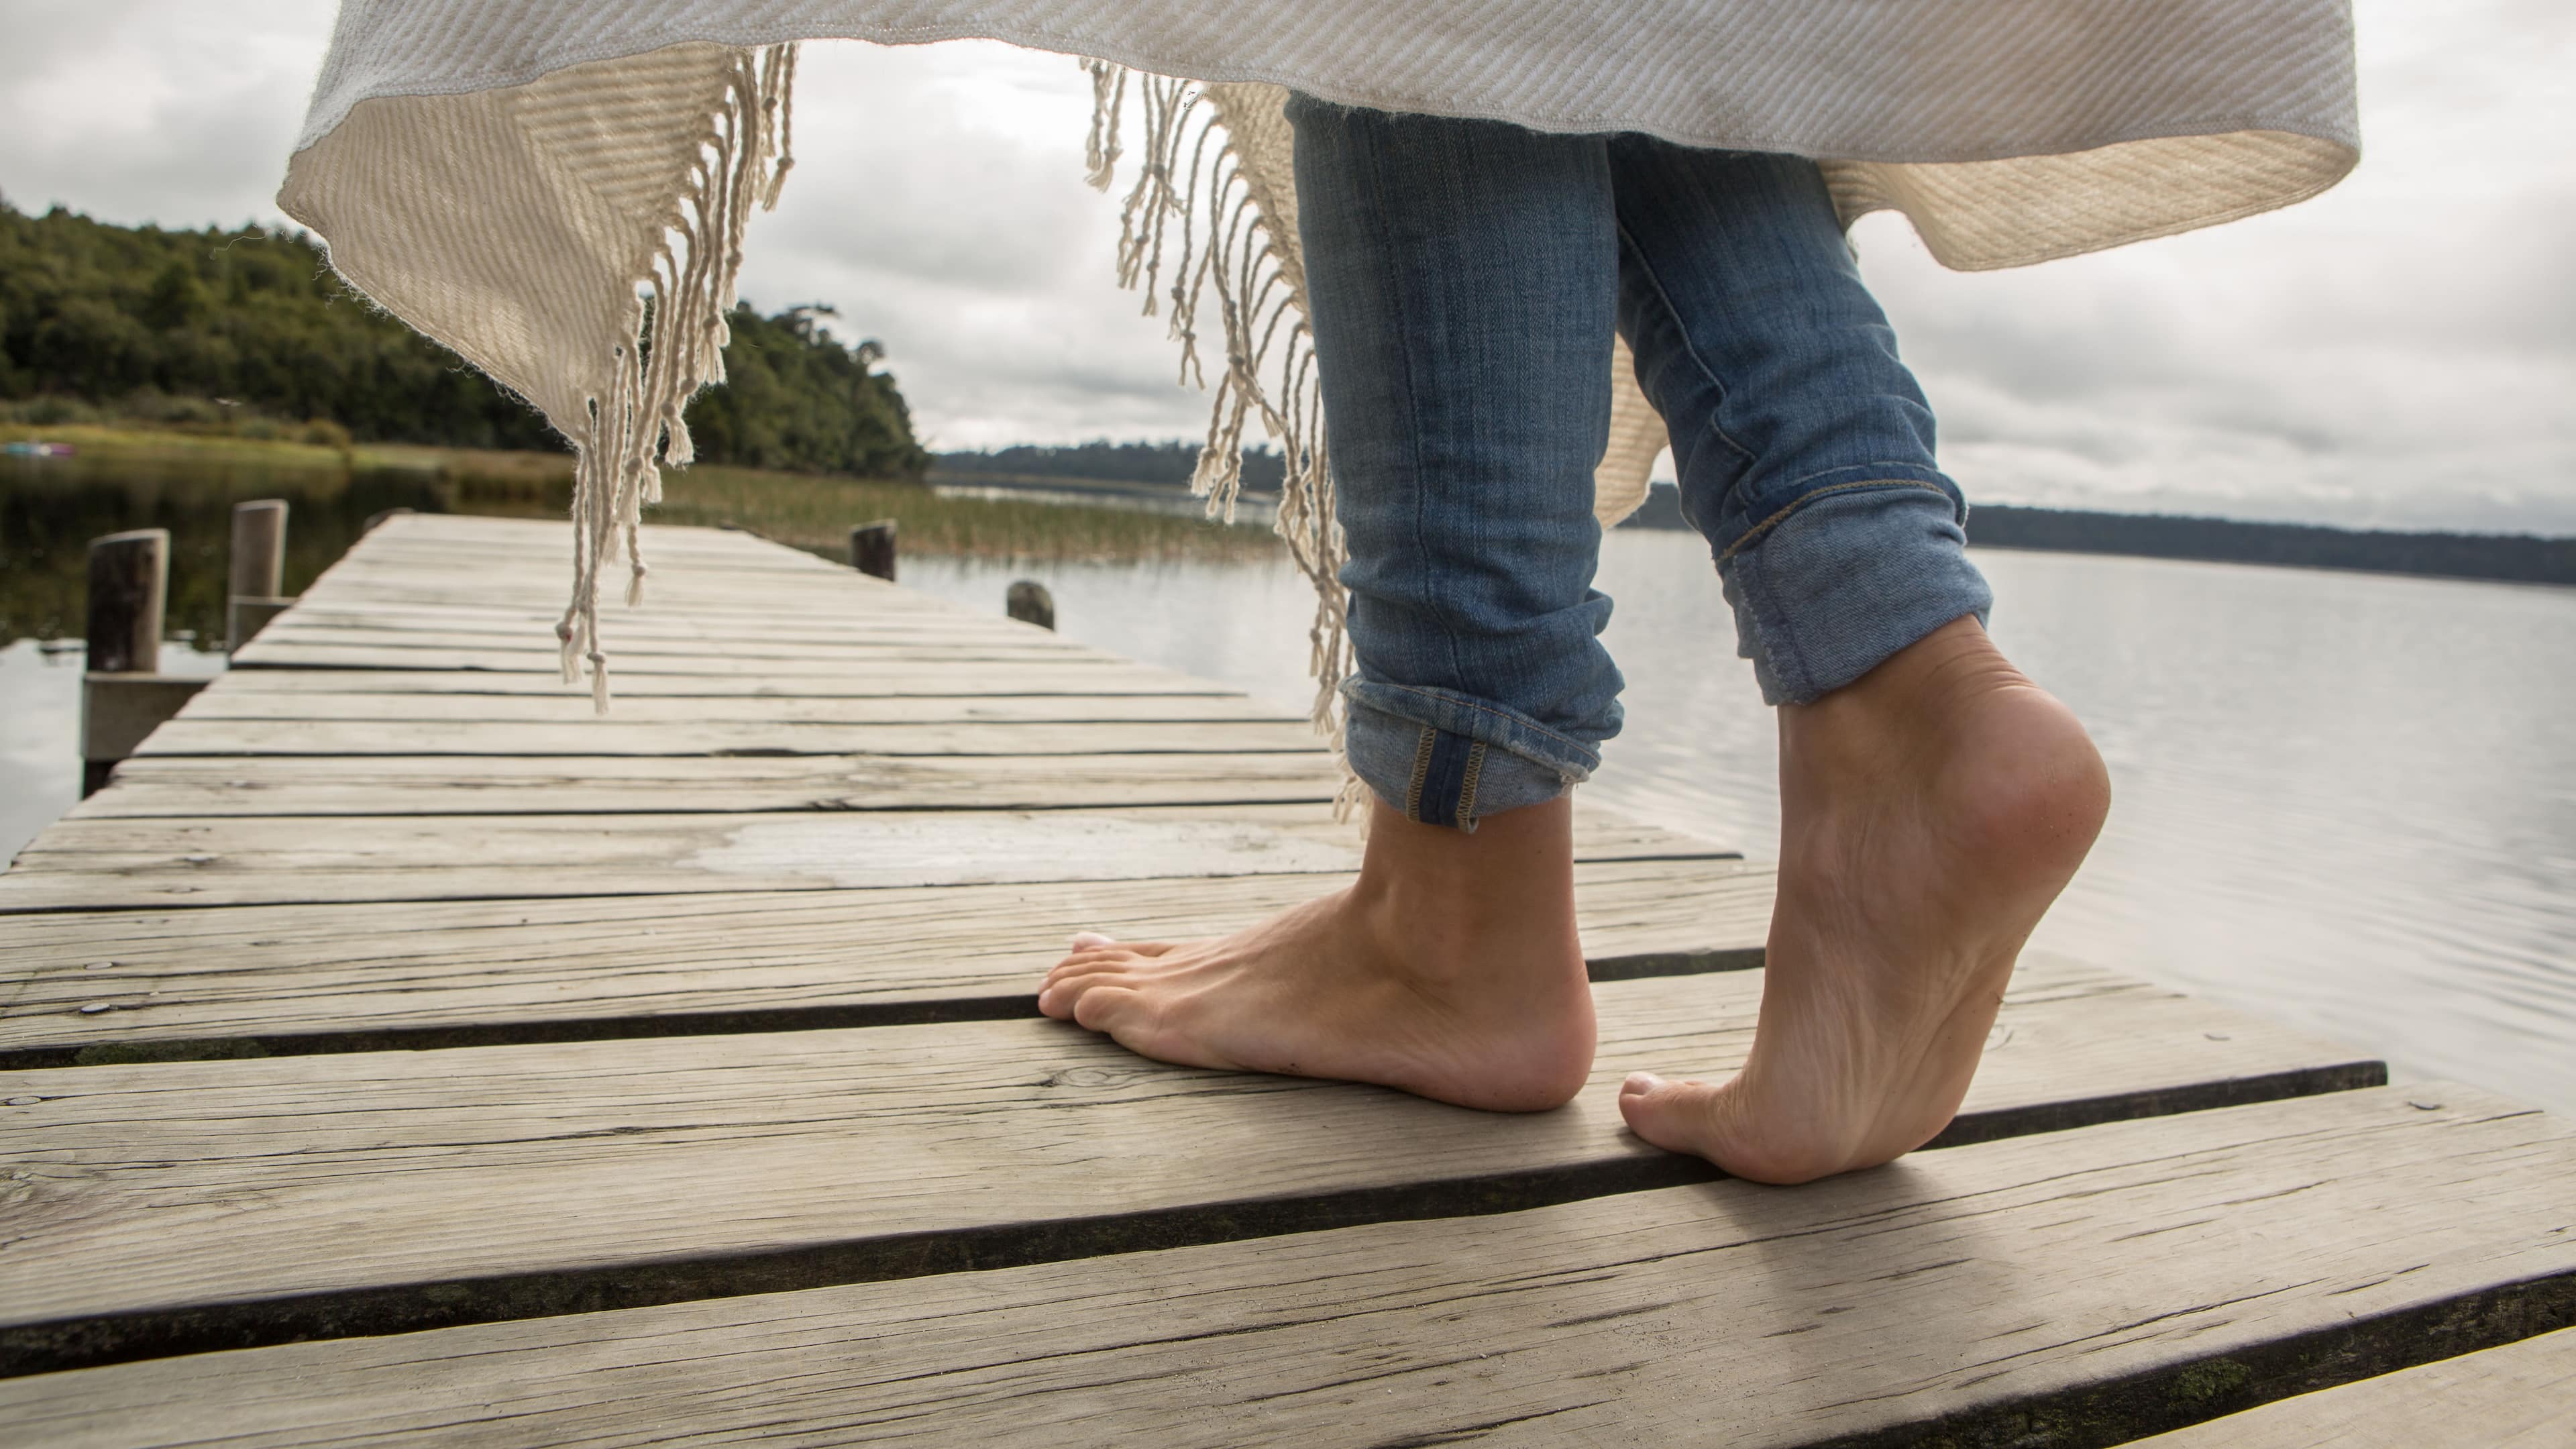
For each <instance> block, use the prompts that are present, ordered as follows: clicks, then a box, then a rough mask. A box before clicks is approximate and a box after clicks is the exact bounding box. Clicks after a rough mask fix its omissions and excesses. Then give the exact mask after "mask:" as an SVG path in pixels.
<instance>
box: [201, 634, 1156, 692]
mask: <svg viewBox="0 0 2576 1449" xmlns="http://www.w3.org/2000/svg"><path fill="white" fill-rule="evenodd" d="M610 647H611V648H615V647H616V646H615V643H614V641H611V646H610ZM975 663H980V664H983V665H985V666H986V667H987V669H988V671H990V672H993V673H997V674H998V673H1007V672H1010V671H1016V670H1018V669H1020V668H1022V667H1024V666H1037V665H1053V666H1055V667H1056V668H1058V669H1062V670H1066V671H1068V672H1070V671H1072V670H1076V669H1080V668H1084V667H1092V668H1100V669H1116V668H1120V667H1122V666H1123V665H1124V663H1125V661H1122V660H1119V659H1118V658H1117V657H1116V656H1114V655H1108V654H1094V653H1091V652H1089V651H1086V650H1083V649H1082V648H1081V647H1080V646H1078V645H1068V646H1066V647H1065V648H1062V649H1047V650H1025V651H1020V652H1016V653H1014V652H1007V651H1003V650H994V649H986V650H978V651H975V652H974V654H973V655H972V656H971V657H970V656H969V655H967V654H963V653H959V652H955V651H948V650H943V649H941V648H939V647H938V646H936V645H922V646H918V647H911V646H887V647H886V648H884V649H882V650H874V651H871V650H869V649H867V648H865V647H864V646H853V647H852V648H850V649H848V650H845V651H842V652H841V653H840V654H838V655H836V656H833V657H828V658H786V657H778V656H774V655H773V656H766V657H748V656H744V655H733V654H726V653H706V654H645V653H640V652H637V653H630V652H628V651H623V650H620V651H619V652H617V653H614V654H612V655H611V656H610V657H609V676H610V678H611V679H612V680H616V681H622V680H626V679H633V678H642V677H650V676H655V675H684V676H694V677H704V676H710V675H712V676H715V677H718V678H732V679H740V678H753V679H765V678H777V679H806V678H812V677H816V676H821V677H826V678H840V679H845V680H848V681H850V682H851V683H854V684H859V685H865V684H867V683H868V682H869V680H870V678H871V676H872V674H873V672H874V671H875V670H877V669H879V668H881V667H882V668H886V669H888V670H890V671H891V670H893V669H895V668H896V667H897V666H902V665H914V666H923V665H927V666H931V667H934V668H942V669H944V668H948V667H953V666H956V665H961V664H975ZM233 667H234V668H236V669H242V670H251V669H402V670H423V669H455V670H479V671H482V672H484V673H490V674H542V675H545V676H547V677H548V678H551V679H557V680H560V679H561V678H562V669H561V666H560V663H559V661H558V659H557V657H556V656H555V654H554V653H553V652H552V651H551V650H549V649H547V648H544V647H538V646H534V645H531V646H530V647H527V648H502V647H481V648H471V649H444V648H427V647H423V648H417V649H388V648H383V647H380V646H376V645H361V644H297V643H291V642H289V641H288V640H287V639H286V638H283V637H281V638H279V639H274V640H272V639H270V638H269V637H268V636H267V634H266V633H265V632H263V633H262V634H261V635H260V637H259V638H258V639H256V640H254V641H252V643H251V645H250V647H249V648H248V649H246V650H244V651H243V653H242V654H241V656H240V657H238V658H236V659H235V660H234V661H233ZM585 687H586V686H585Z"/></svg>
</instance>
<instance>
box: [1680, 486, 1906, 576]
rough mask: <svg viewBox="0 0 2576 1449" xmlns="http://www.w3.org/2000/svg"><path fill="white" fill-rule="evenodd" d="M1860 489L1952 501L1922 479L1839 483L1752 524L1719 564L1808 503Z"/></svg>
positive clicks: (1720, 558)
mask: <svg viewBox="0 0 2576 1449" xmlns="http://www.w3.org/2000/svg"><path fill="white" fill-rule="evenodd" d="M1860 488H1921V489H1923V490H1925V491H1927V492H1931V493H1938V494H1940V495H1941V498H1942V501H1944V502H1947V501H1949V498H1950V492H1949V490H1948V489H1946V488H1943V487H1941V486H1940V485H1939V484H1937V483H1926V482H1924V481H1923V480H1922V479H1920V478H1864V479H1862V480H1860V481H1859V482H1856V483H1836V484H1833V485H1831V486H1830V487H1825V488H1819V489H1817V490H1815V491H1814V492H1812V493H1802V494H1800V495H1798V496H1797V497H1795V498H1792V499H1790V500H1789V501H1788V502H1787V503H1784V504H1782V505H1780V510H1779V511H1778V512H1776V513H1774V514H1772V515H1771V516H1770V517H1768V518H1766V519H1764V520H1762V521H1761V522H1760V523H1757V524H1755V525H1753V526H1752V527H1751V528H1748V529H1746V530H1745V531H1744V533H1743V536H1741V537H1739V538H1737V539H1736V540H1735V542H1733V543H1730V544H1728V545H1727V546H1726V551H1725V552H1724V553H1721V554H1719V555H1718V556H1717V561H1718V562H1719V563H1721V564H1723V563H1725V562H1726V561H1727V560H1728V559H1731V558H1733V557H1735V556H1736V555H1737V554H1739V553H1742V552H1744V551H1745V550H1746V549H1748V548H1751V547H1752V546H1753V545H1754V544H1756V543H1759V542H1761V540H1762V535H1764V534H1766V533H1769V532H1770V531H1771V530H1772V529H1773V528H1774V527H1775V526H1777V525H1778V524H1779V523H1780V522H1781V520H1783V519H1785V518H1787V517H1788V516H1789V515H1790V514H1792V513H1795V512H1797V511H1798V510H1799V509H1801V508H1804V507H1806V506H1807V505H1808V504H1810V503H1813V502H1814V501H1816V500H1817V499H1819V498H1824V497H1828V496H1830V495H1832V494H1836V493H1849V492H1852V491H1853V490H1855V489H1860Z"/></svg>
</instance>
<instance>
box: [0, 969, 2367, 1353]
mask: <svg viewBox="0 0 2576 1449" xmlns="http://www.w3.org/2000/svg"><path fill="white" fill-rule="evenodd" d="M1760 991H1761V982H1760V979H1759V975H1758V973H1754V972H1729V973H1719V974H1711V975H1696V976H1677V977H1660V978H1652V979H1646V980H1636V981H1625V982H1612V983H1607V984H1604V985H1603V986H1601V987H1599V988H1597V989H1596V992H1595V995H1596V997H1597V998H1598V999H1599V1002H1600V1007H1601V1022H1602V1053H1601V1060H1600V1065H1599V1067H1598V1068H1597V1070H1596V1072H1595V1074H1594V1076H1593V1078H1592V1081H1591V1082H1590V1084H1589V1085H1587V1087H1586V1088H1585V1089H1584V1091H1583V1093H1582V1094H1581V1095H1580V1096H1579V1097H1578V1098H1577V1099H1576V1101H1575V1102H1574V1103H1573V1104H1571V1105H1570V1106H1568V1107H1566V1108H1563V1109H1560V1110H1558V1111H1555V1112H1548V1113H1539V1114H1530V1115H1520V1116H1514V1115H1505V1114H1493V1113H1481V1112H1472V1111H1467V1110H1464V1109H1460V1108H1453V1107H1447V1106H1443V1105H1441V1104H1438V1103H1435V1102H1430V1101H1426V1100H1423V1099H1421V1098H1416V1097H1409V1096H1405V1095H1403V1094H1401V1093H1396V1092H1392V1091H1386V1090H1383V1089H1378V1088H1370V1087H1360V1086H1354V1085H1351V1084H1347V1083H1338V1082H1322V1081H1313V1080H1308V1079H1300V1078H1289V1077H1275V1076H1258V1075H1246V1074H1237V1073H1229V1072H1213V1071H1200V1070H1193V1069H1186V1068H1178V1067H1171V1066H1166V1065H1162V1064H1158V1063H1154V1062H1149V1061H1145V1060H1143V1059H1141V1058H1138V1057H1136V1056H1134V1055H1132V1054H1130V1053H1128V1052H1127V1051H1126V1050H1125V1049H1124V1048H1121V1047H1119V1046H1117V1045H1115V1044H1114V1043H1111V1042H1109V1041H1107V1040H1106V1039H1105V1038H1101V1037H1097V1036H1094V1035H1092V1034H1091V1033H1088V1032H1084V1031H1081V1030H1080V1029H1078V1028H1075V1027H1072V1026H1069V1025H1066V1024H1063V1023H1058V1022H1051V1021H1045V1020H1020V1021H990V1022H968V1023H956V1024H943V1025H929V1026H909V1027H879V1028H871V1029H867V1030H863V1031H815V1032H797V1033H782V1034H769V1035H762V1036H708V1037H692V1038H680V1039H671V1040H662V1041H653V1042H590V1043H569V1044H557V1045H547V1046H537V1047H479V1048H462V1049H459V1050H457V1051H453V1052H437V1053H415V1052H379V1053H356V1054H350V1055H341V1056H307V1057H293V1058H280V1059H274V1060H262V1061H232V1062H185V1063H169V1064H161V1065H150V1066H133V1067H113V1066H100V1067H84V1068H72V1069H66V1070H60V1071H37V1072H22V1073H12V1074H6V1075H5V1076H0V1101H7V1102H11V1103H16V1104H17V1105H14V1106H10V1107H6V1108H0V1111H5V1113H6V1116H5V1118H4V1119H0V1120H5V1121H6V1123H7V1131H6V1133H5V1135H0V1171H5V1172H6V1173H7V1175H8V1176H7V1181H8V1182H9V1184H10V1186H11V1188H12V1190H13V1192H14V1194H15V1196H16V1199H17V1207H16V1210H15V1211H14V1212H13V1214H12V1217H13V1219H14V1226H13V1232H14V1234H15V1238H14V1242H13V1251H12V1252H11V1253H9V1254H7V1255H5V1256H0V1321H4V1322H5V1323H6V1324H7V1325H8V1326H7V1327H5V1328H0V1371H6V1372H17V1373H27V1372H38V1371H51V1370H57V1369H63V1368H69V1367H74V1366H77V1365H80V1364H84V1363H99V1362H106V1361H110V1360H115V1359H124V1358H133V1357H140V1356H150V1355H158V1354H167V1353H180V1352H199V1351H205V1350H209V1349H216V1348H225V1347H243V1346H250V1345H254V1344H258V1343H273V1342H281V1341H287V1340H291V1339H296V1338H303V1337H309V1336H316V1335H338V1334H347V1333H355V1332H397V1331H410V1330H416V1329H421V1328H427V1327H432V1326H438V1325H442V1324H453V1323H458V1322H468V1321H479V1320H494V1319H502V1318H514V1317H525V1316H530V1315H537V1314H554V1313H566V1312H591V1311H597V1310H600V1309H606V1308H615V1307H632V1306H639V1305H641V1304H646V1303H654V1302H670V1301H677V1300H680V1299H687V1298H697V1297H707V1296H716V1295H733V1294H741V1293H749V1292H766V1291H773V1290H778V1289H785V1288H796V1287H808V1286H815V1285H818V1284H823V1283H834V1282H853V1281H859V1280H863V1279H874V1278H886V1277H905V1276H915V1275H920V1274H926V1273H940V1272H949V1271H955V1270H960V1269H967V1268H986V1267H994V1266H1000V1265H1006V1264H1012V1263H1025V1262H1034V1261H1042V1260H1048V1259H1057V1258H1066V1257H1088V1256H1095V1255H1099V1254H1103V1253H1109V1252H1119V1251H1127V1250H1131V1249H1135V1248H1144V1247H1160V1246H1168V1245H1172V1244H1176V1243H1187V1242H1208V1241H1217V1240H1222V1239H1232V1238H1242V1237H1250V1236H1268V1235H1275V1234H1281V1233H1289V1232H1302V1231H1308V1230H1312V1229H1317V1228H1324V1227H1334V1226H1345V1225H1350V1224H1355V1223H1364V1222H1375V1221H1385V1220H1389V1219H1396V1218H1417V1217H1434V1216H1444V1217H1445V1216H1456V1215H1459V1214H1478V1213H1490V1212H1498V1211H1511V1210H1517V1209H1521V1208H1526V1207H1529V1206H1532V1205H1534V1204H1539V1203H1546V1202H1556V1201H1565V1200H1570V1199H1576V1198H1584V1197H1593V1196H1598V1195H1602V1194H1608V1193H1617V1192H1626V1191H1633V1190H1636V1189H1640V1188H1645V1187H1651V1186H1659V1185H1665V1184H1670V1183H1674V1182H1687V1181H1699V1180H1704V1179H1706V1178H1708V1177H1710V1176H1712V1175H1713V1169H1710V1168H1709V1167H1707V1165H1706V1164H1704V1163H1701V1162H1699V1161H1698V1160H1697V1159H1693V1158H1685V1157H1680V1156H1676V1155H1673V1154H1668V1153H1663V1152H1659V1151H1656V1150H1655V1149H1653V1148H1651V1147H1648V1146H1646V1145H1645V1144H1643V1143H1641V1142H1639V1141H1637V1140H1636V1139H1635V1138H1633V1137H1630V1136H1627V1135H1626V1134H1625V1133H1624V1131H1623V1130H1622V1128H1621V1126H1620V1120H1619V1115H1618V1110H1617V1107H1616V1105H1615V1099H1616V1095H1617V1092H1618V1086H1619V1082H1620V1080H1621V1078H1622V1077H1623V1076H1624V1075H1625V1073H1626V1072H1627V1071H1629V1070H1631V1069H1634V1068H1646V1069H1652V1070H1658V1071H1662V1072H1664V1073H1666V1074H1668V1075H1674V1076H1694V1075H1699V1076H1715V1075H1720V1074H1723V1073H1725V1072H1728V1071H1731V1070H1733V1069H1734V1068H1735V1067H1736V1066H1738V1065H1740V1064H1741V1062H1742V1060H1743V1054H1744V1050H1745V1048H1746V1047H1747V1046H1748V1045H1749V1043H1750V1039H1751V1034H1752V1027H1753V1023H1754V1019H1755V1015H1756V1011H1757V1007H1758V1002H1759V998H1760ZM2381 1076H2382V1069H2381V1068H2380V1066H2379V1065H2378V1064H2377V1063H2375V1062H2369V1061H2361V1060H2356V1059H2354V1058H2353V1057H2352V1055H2351V1054H2350V1053H2348V1052H2345V1051H2344V1050H2342V1049H2341V1048H2337V1047H2334V1046H2332V1045H2329V1044H2324V1043H2318V1042H2315V1041H2312V1040H2309V1039H2307V1038H2303V1037H2300V1036H2298V1035H2296V1034H2294V1033H2289V1032H2285V1031H2281V1030H2278V1029H2275V1028H2271V1027H2268V1026H2266V1025H2264V1024H2262V1023H2259V1022H2254V1021H2251V1020H2248V1019H2245V1018H2242V1017H2238V1016H2236V1015H2235V1014H2233V1013H2230V1012H2226V1011H2223V1010H2220V1009H2218V1008H2214V1007H2210V1006H2208V1005H2205V1004H2203V1003H2200V1002H2195V1001H2191V1000H2189V999H2188V998H2184V997H2179V996H2174V995H2171V994H2169V993H2164V992H2159V991H2156V990H2154V989H2152V988H2147V987H2143V986H2140V985H2138V984H2137V983H2133V982H2126V981H2122V980H2120V979H2118V978H2115V977H2110V976H2108V975H2107V974H2106V973H2103V972H2099V971H2096V970H2093V969H2091V968H2087V967H2081V966H2077V965H2074V964H2072V963H2065V962H2053V961H2052V962H2038V963H2034V964H2033V965H2032V966H2030V967H2029V968H2027V969H2026V970H2025V971H2024V972H2023V973H2022V974H2020V975H2019V976H2017V978H2016V981H2015V983H2014V988H2013V990H2012V992H2011V993H2009V994H2008V996H2007V998H2006V1001H2005V1005H2004V1008H2003V1013H2002V1016H2001V1017H2000V1018H1999V1020H1998V1025H1997V1029H1996V1033H1995V1035H1994V1036H1993V1038H1992V1039H1991V1040H1990V1042H1989V1046H1988V1051H1987V1056H1986V1060H1985V1064H1984V1066H1983V1067H1982V1068H1981V1070H1980V1072H1979V1075H1978V1078H1977V1081H1976V1083H1975V1084H1974V1086H1973V1087H1972V1088H1971V1090H1970V1093H1969V1097H1968V1101H1967V1103H1966V1106H1965V1108H1964V1110H1963V1111H1962V1114H1961V1116H1960V1118H1959V1120H1958V1122H1957V1123H1955V1124H1954V1126H1953V1127H1952V1129H1951V1131H1949V1132H1947V1133H1945V1134H1943V1138H1942V1139H1941V1141H1942V1143H1943V1144H1945V1145H1951V1144H1961V1145H1963V1144H1966V1143H1970V1142H1976V1141H1981V1140H1991V1139H1994V1138H1998V1137H2003V1136H2010V1135H2018V1134H2022V1133H2030V1132H2054V1131H2058V1130H2061V1129H2065V1128H2069V1127H2076V1126H2084V1125H2088V1124H2095V1123H2101V1122H2107V1121H2117V1120H2123V1119H2128V1118H2135V1117H2140V1116H2145V1115H2153V1114H2160V1113H2172V1112H2186V1111H2194V1110H2197V1109H2204V1108H2211V1107H2217V1106H2222V1105H2227V1104H2231V1103H2241V1102H2247V1101H2263V1100H2270V1099H2275V1098H2280V1097H2286V1096H2294V1095H2302V1094H2311V1093H2319V1092H2334V1091H2340V1090H2344V1089H2349V1088H2354V1087H2359V1086H2364V1085H2367V1084H2369V1083H2371V1082H2374V1081H2376V1080H2379V1079H2380V1078H2381ZM1113 1165H1114V1166H1113ZM681 1184H722V1185H723V1189H722V1191H721V1192H716V1193H706V1192H692V1191H675V1188H676V1187H677V1186H678V1185H681Z"/></svg>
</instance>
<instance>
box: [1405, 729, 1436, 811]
mask: <svg viewBox="0 0 2576 1449" xmlns="http://www.w3.org/2000/svg"><path fill="white" fill-rule="evenodd" d="M1439 739H1440V732H1439V731H1438V730H1435V729H1433V728H1432V727H1431V726H1429V725H1424V726H1423V727H1422V739H1421V741H1420V743H1418V744H1416V745H1415V746H1414V747H1413V778H1412V779H1411V780H1409V781H1407V782H1406V783H1405V786H1404V818H1405V819H1407V820H1420V819H1421V818H1422V785H1423V782H1424V781H1426V780H1428V779H1430V778H1431V747H1432V746H1433V745H1434V744H1436V743H1438V742H1439Z"/></svg>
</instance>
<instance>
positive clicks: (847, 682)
mask: <svg viewBox="0 0 2576 1449" xmlns="http://www.w3.org/2000/svg"><path fill="white" fill-rule="evenodd" d="M218 687H220V688H222V689H223V690H225V691H226V692H228V693H242V692H257V693H263V694H525V695H553V696H556V697H558V698H563V699H581V700H587V699H589V698H590V686H589V685H588V684H586V683H583V684H566V683H564V682H563V679H562V675H561V673H560V672H558V673H555V674H535V673H496V672H491V671H475V670H454V669H368V668H351V669H244V670H237V671H234V672H232V673H228V674H225V675H224V676H223V677H221V678H220V679H217V680H216V681H215V682H214V683H213V684H210V685H208V686H207V688H208V689H209V690H212V689H215V688H218ZM1049 694H1079V695H1086V696H1098V695H1108V694H1185V695H1193V696H1199V697H1222V698H1229V699H1234V698H1241V697H1242V691H1240V690H1236V689H1229V688H1227V687H1226V686H1224V685H1221V684H1216V683H1213V682H1211V681H1208V680H1205V679H1197V678H1193V677H1192V676H1190V675H1186V674H1179V673H1175V672H1174V671H1172V670H1168V669H1157V668H1155V667H1154V666H1152V665H1150V664H1094V663H1088V662H1084V663H1032V664H1014V665H1009V666H1006V667H1005V666H993V665H971V666H970V665H964V664H944V665H943V664H925V663H920V662H908V663H901V664H885V665H871V666H869V667H868V668H867V669H865V670H861V671H853V672H849V673H845V674H837V675H835V674H818V675H797V676H766V675H759V674H743V675H731V676H727V675H686V674H663V675H655V674H639V673H636V672H633V671H623V670H622V671H619V673H618V675H617V698H618V699H619V700H620V701H624V700H629V699H641V698H653V697H660V698H667V699H705V698H743V699H792V698H803V699H885V698H899V697H922V698H934V697H935V698H943V699H953V698H974V697H981V696H995V695H1049ZM611 717H612V718H614V712H613V711H612V714H611Z"/></svg>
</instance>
